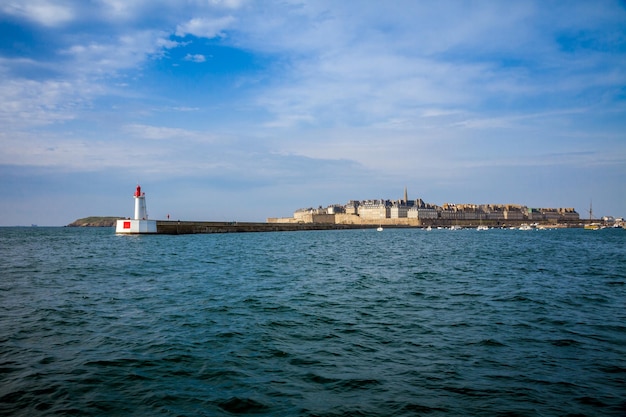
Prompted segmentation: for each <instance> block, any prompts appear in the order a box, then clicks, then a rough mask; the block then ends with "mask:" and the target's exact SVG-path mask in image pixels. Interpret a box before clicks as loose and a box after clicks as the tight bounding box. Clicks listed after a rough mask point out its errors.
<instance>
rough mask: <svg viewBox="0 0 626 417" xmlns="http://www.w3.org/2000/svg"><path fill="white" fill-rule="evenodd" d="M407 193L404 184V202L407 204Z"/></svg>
mask: <svg viewBox="0 0 626 417" xmlns="http://www.w3.org/2000/svg"><path fill="white" fill-rule="evenodd" d="M408 202H409V194H408V193H407V190H406V186H404V204H408Z"/></svg>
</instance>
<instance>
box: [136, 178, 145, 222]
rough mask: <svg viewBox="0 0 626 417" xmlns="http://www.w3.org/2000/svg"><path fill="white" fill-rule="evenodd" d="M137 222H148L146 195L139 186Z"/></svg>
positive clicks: (137, 191) (137, 193) (137, 192)
mask: <svg viewBox="0 0 626 417" xmlns="http://www.w3.org/2000/svg"><path fill="white" fill-rule="evenodd" d="M134 197H135V220H148V212H147V210H146V193H142V192H141V186H140V185H137V189H136V190H135V194H134Z"/></svg>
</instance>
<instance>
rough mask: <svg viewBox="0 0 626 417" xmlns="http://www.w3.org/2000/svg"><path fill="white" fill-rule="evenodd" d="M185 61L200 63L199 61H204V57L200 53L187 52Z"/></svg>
mask: <svg viewBox="0 0 626 417" xmlns="http://www.w3.org/2000/svg"><path fill="white" fill-rule="evenodd" d="M185 61H191V62H197V63H201V62H205V61H206V58H205V56H204V55H202V54H194V55H192V54H187V55H185Z"/></svg>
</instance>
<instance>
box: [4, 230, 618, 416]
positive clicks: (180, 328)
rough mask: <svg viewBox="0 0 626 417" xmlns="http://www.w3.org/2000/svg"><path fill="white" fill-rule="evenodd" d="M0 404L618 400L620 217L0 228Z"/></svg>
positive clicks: (448, 407)
mask: <svg viewBox="0 0 626 417" xmlns="http://www.w3.org/2000/svg"><path fill="white" fill-rule="evenodd" d="M0 254H1V257H0V271H1V274H2V278H1V280H0V414H2V415H23V416H33V415H55V414H56V415H58V414H61V415H65V414H76V415H81V416H83V415H133V416H154V415H163V416H220V415H223V416H228V415H237V414H256V415H266V416H358V415H362V416H413V415H428V416H458V415H483V416H497V415H507V416H563V415H587V416H599V415H607V416H620V415H622V416H623V415H626V231H624V230H601V231H584V230H550V231H512V230H489V231H480V232H477V231H475V230H461V231H448V230H434V231H432V232H427V231H424V230H416V229H411V230H399V229H398V230H393V229H386V230H385V231H384V232H382V233H379V232H376V231H374V230H353V231H318V232H288V233H251V234H225V235H187V236H115V235H114V233H113V230H112V229H109V228H107V229H73V228H0Z"/></svg>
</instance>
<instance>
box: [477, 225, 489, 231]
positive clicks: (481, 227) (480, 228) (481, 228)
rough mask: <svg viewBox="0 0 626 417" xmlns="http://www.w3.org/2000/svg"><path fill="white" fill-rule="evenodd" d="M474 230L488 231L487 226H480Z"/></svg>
mask: <svg viewBox="0 0 626 417" xmlns="http://www.w3.org/2000/svg"><path fill="white" fill-rule="evenodd" d="M476 230H489V226H483V225H480V226H478V227H477V228H476Z"/></svg>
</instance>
